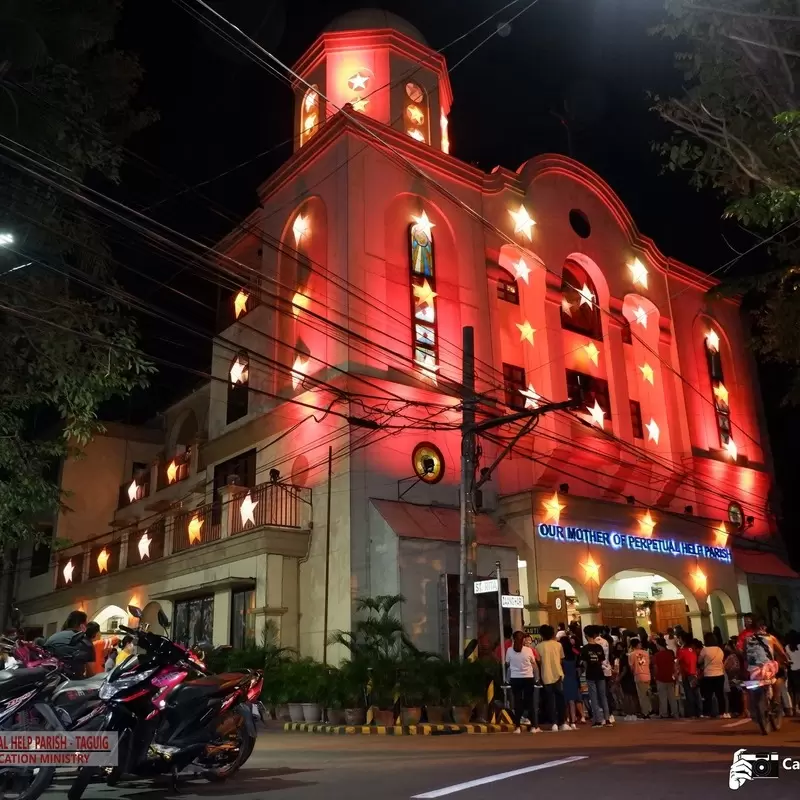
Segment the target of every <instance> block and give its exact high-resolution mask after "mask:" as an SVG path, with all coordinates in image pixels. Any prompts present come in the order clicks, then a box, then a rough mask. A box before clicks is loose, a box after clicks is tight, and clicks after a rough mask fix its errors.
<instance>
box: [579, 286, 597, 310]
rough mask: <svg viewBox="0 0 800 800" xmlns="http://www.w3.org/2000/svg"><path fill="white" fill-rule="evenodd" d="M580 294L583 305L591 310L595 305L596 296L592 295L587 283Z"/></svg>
mask: <svg viewBox="0 0 800 800" xmlns="http://www.w3.org/2000/svg"><path fill="white" fill-rule="evenodd" d="M578 294H579V295H580V296H581V305H587V306H589V307H590V308H591V306H592V304H593V303H594V295H593V294H592V290H591V289H590V288H589V287H588V286H587V285H586V284H585V283H584V284H583V289H581V290H580V291H579V292H578Z"/></svg>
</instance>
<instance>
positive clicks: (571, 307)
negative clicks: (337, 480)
mask: <svg viewBox="0 0 800 800" xmlns="http://www.w3.org/2000/svg"><path fill="white" fill-rule="evenodd" d="M561 327H562V328H565V329H566V330H568V331H575V332H576V333H583V334H586V335H587V336H589V337H591V338H592V339H595V340H596V341H598V342H600V341H602V340H603V326H602V323H601V320H600V306H599V305H598V304H597V290H596V289H595V288H594V283H592V279H591V278H590V277H589V273H588V272H587V271H586V270H585V269H584V268H583V267H581V266H579V265H578V264H575V263H574V262H571V261H569V262H567V263H566V264H564V270H563V272H562V277H561Z"/></svg>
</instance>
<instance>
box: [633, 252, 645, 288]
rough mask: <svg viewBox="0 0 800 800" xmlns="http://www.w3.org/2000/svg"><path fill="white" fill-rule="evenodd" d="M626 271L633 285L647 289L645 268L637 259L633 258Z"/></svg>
mask: <svg viewBox="0 0 800 800" xmlns="http://www.w3.org/2000/svg"><path fill="white" fill-rule="evenodd" d="M628 269H630V271H631V278H632V279H633V282H634V283H638V284H639V286H643V287H644V288H645V289H646V288H647V268H646V267H645V265H644V264H642V262H641V261H639V259H638V258H634V259H633V261H632V262H631V263H630V264H628Z"/></svg>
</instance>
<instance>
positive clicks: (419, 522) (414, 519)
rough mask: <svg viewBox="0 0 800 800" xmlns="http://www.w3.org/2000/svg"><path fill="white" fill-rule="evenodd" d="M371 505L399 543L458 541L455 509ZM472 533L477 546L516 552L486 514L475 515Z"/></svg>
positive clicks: (388, 503)
mask: <svg viewBox="0 0 800 800" xmlns="http://www.w3.org/2000/svg"><path fill="white" fill-rule="evenodd" d="M372 505H374V506H375V508H376V509H377V510H378V513H379V514H380V515H381V516H382V517H383V518H384V520H386V523H387V524H388V525H389V527H390V528H391V529H392V530H393V531H394V532H395V533H396V534H397V535H398V536H399V537H400V538H402V539H430V540H432V541H437V542H458V541H460V523H461V513H460V512H459V511H458V509H455V508H439V507H438V506H418V505H415V504H414V503H401V502H397V501H396V500H373V501H372ZM475 532H476V538H477V540H478V544H481V545H487V546H491V547H510V548H512V549H516V544H515V543H513V542H512V541H509V539H510V537H509V536H508V535H504V534H503V532H502V531H501V530H500V528H499V527H498V526H497V523H495V521H494V520H493V519H492V518H491V517H490V516H489V515H488V514H478V515H477V517H476V519H475Z"/></svg>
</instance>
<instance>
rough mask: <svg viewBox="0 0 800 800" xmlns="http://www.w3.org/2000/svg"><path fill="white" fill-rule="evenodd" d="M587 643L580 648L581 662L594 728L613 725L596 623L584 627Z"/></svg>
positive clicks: (603, 655) (602, 654) (603, 660)
mask: <svg viewBox="0 0 800 800" xmlns="http://www.w3.org/2000/svg"><path fill="white" fill-rule="evenodd" d="M584 632H585V634H586V640H587V644H585V645H584V646H583V647H582V648H581V662H582V663H583V665H584V668H585V670H586V683H587V685H588V688H589V702H590V704H591V706H592V714H593V716H594V726H593V727H595V728H602V727H603V726H605V725H613V724H614V717H613V715H612V714H611V712H610V711H609V708H608V696H607V694H606V675H605V670H604V667H605V664H607V663H608V658H607V656H606V652H605V650H604V649H603V646H602V645H601V644H600V642H599V641H598V640H597V637H598V634H599V633H600V629H599V628H598V626H596V625H587V626H586V627H585V628H584Z"/></svg>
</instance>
